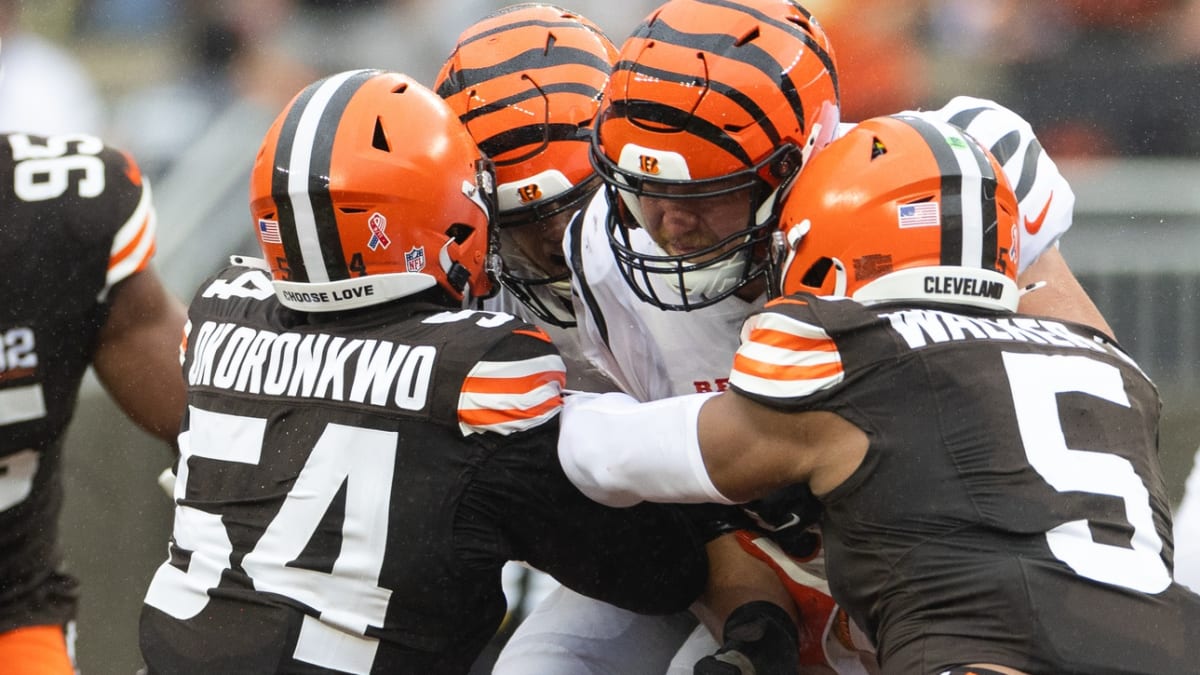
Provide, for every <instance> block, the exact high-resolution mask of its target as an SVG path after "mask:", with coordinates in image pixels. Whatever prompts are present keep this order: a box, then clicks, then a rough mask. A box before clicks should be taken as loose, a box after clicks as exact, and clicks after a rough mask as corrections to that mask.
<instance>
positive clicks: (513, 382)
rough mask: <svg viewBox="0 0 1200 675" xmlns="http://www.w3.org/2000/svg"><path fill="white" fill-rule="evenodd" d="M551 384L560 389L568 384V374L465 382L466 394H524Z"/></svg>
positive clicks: (548, 372)
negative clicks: (556, 385)
mask: <svg viewBox="0 0 1200 675" xmlns="http://www.w3.org/2000/svg"><path fill="white" fill-rule="evenodd" d="M551 382H557V383H558V386H559V387H563V386H565V385H566V384H567V374H566V373H565V372H563V371H561V370H544V371H542V372H540V373H534V374H533V375H527V376H525V377H468V378H467V379H466V380H464V381H463V386H462V393H464V394H523V393H526V392H530V391H533V390H534V389H537V388H538V387H542V386H545V385H547V384H550V383H551Z"/></svg>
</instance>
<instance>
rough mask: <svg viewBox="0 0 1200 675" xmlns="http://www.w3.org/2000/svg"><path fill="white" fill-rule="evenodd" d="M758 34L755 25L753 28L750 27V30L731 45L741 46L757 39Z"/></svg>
mask: <svg viewBox="0 0 1200 675" xmlns="http://www.w3.org/2000/svg"><path fill="white" fill-rule="evenodd" d="M758 36H759V32H758V26H755V27H754V28H752V29H751V30H750V32H748V33H746V34H745V35H743V36H742V37H740V38H738V39H737V42H735V43H733V46H734V47H741V46H742V45H744V44H746V43H747V42H750V41H751V40H756V39H758Z"/></svg>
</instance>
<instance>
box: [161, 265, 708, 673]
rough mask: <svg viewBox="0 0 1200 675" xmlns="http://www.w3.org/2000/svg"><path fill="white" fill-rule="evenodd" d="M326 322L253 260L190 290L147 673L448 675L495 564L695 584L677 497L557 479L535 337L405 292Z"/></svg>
mask: <svg viewBox="0 0 1200 675" xmlns="http://www.w3.org/2000/svg"><path fill="white" fill-rule="evenodd" d="M332 319H333V320H330V318H329V317H323V316H322V315H318V314H303V313H299V312H294V311H292V310H289V309H287V308H285V307H283V306H282V305H280V303H279V302H278V301H277V299H276V296H275V294H274V292H273V291H272V289H271V281H270V277H269V275H268V274H267V273H266V272H264V271H262V270H259V269H254V268H248V267H230V268H227V269H226V270H224V271H222V272H221V273H219V274H218V275H217V276H216V277H214V278H213V279H211V280H209V281H208V282H207V283H206V284H205V285H204V286H203V287H202V288H201V290H200V292H199V293H198V294H197V295H196V298H195V300H194V301H193V302H192V304H191V307H190V308H189V326H190V329H189V332H188V336H187V349H186V357H185V362H184V364H183V371H184V376H185V378H186V380H187V383H188V414H187V418H186V421H185V431H184V433H183V434H182V435H181V436H180V451H181V453H182V457H181V462H180V470H179V479H178V484H177V486H176V494H175V496H176V501H177V508H176V512H175V529H174V534H173V536H172V542H171V548H170V558H169V559H168V560H167V561H166V562H165V563H163V565H162V566H161V567H160V568H159V570H158V572H157V573H156V575H155V577H154V579H153V581H152V583H151V585H150V588H149V590H148V592H147V595H146V605H145V608H144V610H143V613H142V620H141V646H142V653H143V656H144V657H145V660H146V663H147V665H148V666H149V668H150V671H151V672H152V673H216V672H220V673H263V672H273V673H334V672H337V673H414V674H415V673H465V672H467V670H468V669H469V668H470V666H471V663H472V661H473V660H474V658H475V657H476V655H477V654H478V653H479V651H480V649H481V648H482V647H483V646H484V644H485V643H486V642H487V641H488V639H489V638H491V636H492V635H493V633H494V632H495V630H496V629H497V627H498V626H499V624H500V621H501V619H502V617H503V616H504V612H505V606H504V596H503V593H502V590H501V585H500V568H501V566H502V565H503V564H504V563H505V562H507V561H508V560H524V561H527V562H528V563H529V564H531V565H533V566H535V567H537V568H539V569H542V570H543V571H545V572H548V573H550V574H552V575H554V576H555V577H556V578H557V579H558V580H559V581H561V582H562V583H563V584H565V585H567V586H569V587H571V588H573V589H575V590H577V591H579V592H581V593H584V594H587V595H591V596H594V597H598V598H600V599H603V600H606V601H609V602H612V603H613V604H617V605H619V606H622V607H624V608H626V609H632V610H635V611H646V612H662V613H667V612H674V611H681V610H683V609H685V608H686V607H687V606H688V605H689V604H690V603H691V602H692V601H693V600H694V599H695V597H696V596H697V595H698V594H699V592H700V589H701V587H702V585H703V583H704V578H705V574H706V571H707V566H706V560H705V557H704V553H703V541H702V539H701V538H700V537H699V536H697V535H696V534H694V533H693V530H692V528H691V527H690V525H689V524H688V522H687V521H686V520H684V518H683V516H682V515H680V514H679V513H678V512H677V510H676V509H675V508H674V507H669V506H660V505H644V506H642V507H637V508H634V509H610V508H606V507H603V506H600V505H599V504H596V503H594V502H592V501H590V500H588V499H587V498H586V497H584V496H583V495H582V494H581V493H580V492H578V491H577V490H576V489H575V488H574V487H573V486H572V485H571V484H570V482H569V481H568V480H567V478H566V476H565V475H564V474H563V472H562V469H561V468H560V466H559V464H558V458H557V450H556V440H557V432H558V418H557V415H558V413H559V410H560V408H561V394H560V391H561V387H562V384H563V382H564V378H565V372H564V369H563V363H562V360H561V358H560V357H559V355H558V353H557V351H556V349H555V347H554V346H553V344H551V343H550V341H549V339H548V338H546V335H545V333H544V332H542V331H541V330H539V329H537V328H536V327H534V326H531V325H529V324H526V323H524V322H522V321H520V320H517V319H516V318H515V317H513V316H511V315H507V314H504V313H497V312H475V311H467V310H448V309H446V308H445V307H441V306H436V305H431V304H426V303H420V302H415V301H414V302H407V301H406V302H401V303H395V302H394V303H389V304H386V305H381V306H377V307H373V308H367V309H362V310H357V311H355V312H351V313H339V314H337V315H335V316H334V317H332Z"/></svg>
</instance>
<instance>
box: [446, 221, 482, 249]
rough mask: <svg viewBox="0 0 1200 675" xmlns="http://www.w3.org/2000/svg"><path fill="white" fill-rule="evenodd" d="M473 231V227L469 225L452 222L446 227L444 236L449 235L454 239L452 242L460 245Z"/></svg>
mask: <svg viewBox="0 0 1200 675" xmlns="http://www.w3.org/2000/svg"><path fill="white" fill-rule="evenodd" d="M474 231H475V228H473V227H471V226H470V225H464V224H462V223H454V224H453V225H451V226H450V227H448V228H446V236H447V237H450V238H451V239H453V240H454V243H456V244H458V245H460V246H461V245H462V243H463V242H465V241H466V240H467V237H469V236H471V233H472V232H474Z"/></svg>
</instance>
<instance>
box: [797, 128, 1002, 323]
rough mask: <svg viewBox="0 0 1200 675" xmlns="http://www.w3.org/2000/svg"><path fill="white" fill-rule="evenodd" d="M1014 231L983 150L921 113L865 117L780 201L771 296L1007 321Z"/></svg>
mask: <svg viewBox="0 0 1200 675" xmlns="http://www.w3.org/2000/svg"><path fill="white" fill-rule="evenodd" d="M1017 227H1018V223H1017V198H1016V195H1014V194H1013V189H1012V186H1011V185H1010V184H1009V182H1008V179H1007V178H1005V175H1004V172H1003V171H1002V170H1001V168H1000V165H999V163H998V162H997V161H996V158H995V157H993V156H992V155H991V153H989V152H988V151H987V149H986V148H984V147H983V146H982V145H980V144H979V143H978V142H976V141H975V140H974V139H973V138H971V137H970V136H968V135H967V134H966V133H965V132H963V131H962V130H961V129H959V128H958V127H955V126H953V125H951V124H946V123H944V122H939V121H936V120H932V119H929V118H926V117H922V116H920V115H913V114H900V115H893V116H890V117H876V118H873V119H870V120H867V121H865V122H862V123H860V124H858V125H857V126H855V127H854V128H853V129H851V130H850V131H849V132H848V133H846V134H845V135H844V136H842V137H841V138H839V139H837V140H836V141H834V142H833V143H831V144H830V145H829V147H827V148H825V149H824V150H823V151H822V152H821V153H820V154H819V155H817V156H816V157H814V158H813V160H812V162H810V163H809V165H808V166H807V167H805V169H804V171H803V172H802V173H801V174H800V177H799V178H798V179H797V180H796V184H795V186H794V187H793V188H792V190H791V192H790V193H789V194H788V196H787V198H786V199H785V200H784V204H783V210H782V215H781V216H780V230H779V231H780V233H781V234H782V237H777V239H776V244H777V253H778V257H777V259H778V260H781V261H782V263H781V273H780V275H781V279H782V290H783V293H784V294H785V295H790V294H792V293H798V292H802V291H807V292H809V293H813V294H816V295H832V296H849V297H852V298H854V299H856V300H860V301H868V302H871V301H888V300H919V301H924V302H949V303H956V304H968V305H973V306H978V307H985V308H989V309H998V310H1007V311H1013V310H1015V309H1016V306H1017V301H1018V300H1019V297H1020V293H1019V292H1018V289H1017V284H1016V276H1017V263H1018V261H1019V252H1018V250H1017V248H1018V242H1019V234H1018V232H1017Z"/></svg>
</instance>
